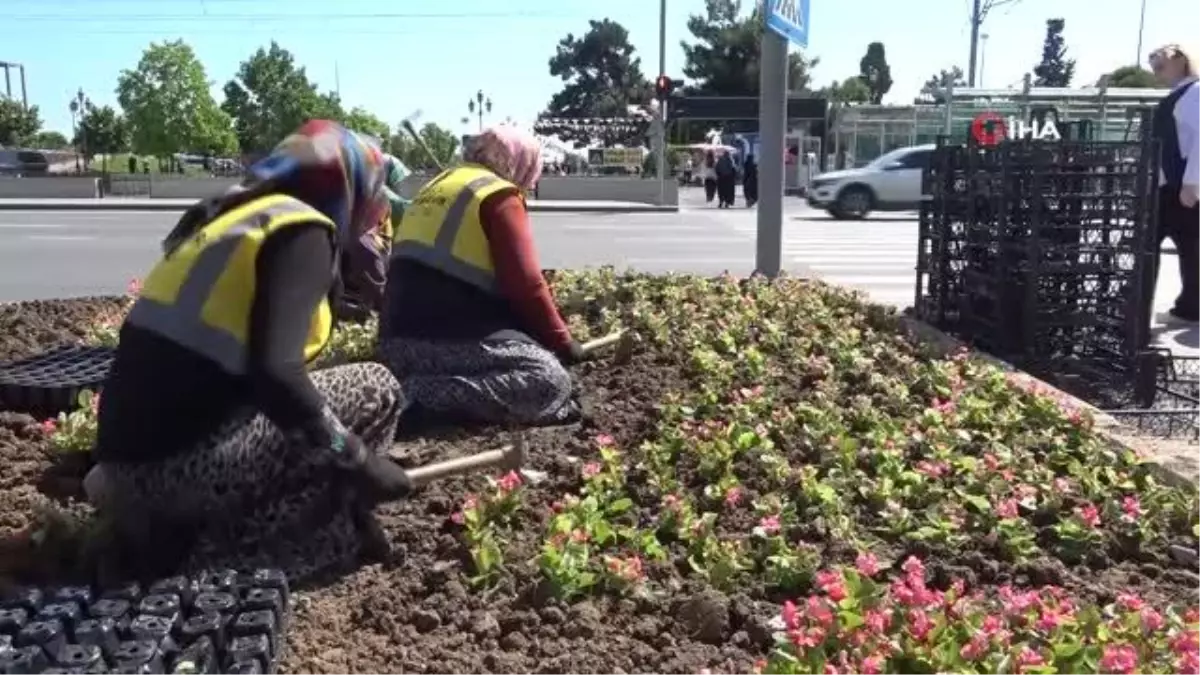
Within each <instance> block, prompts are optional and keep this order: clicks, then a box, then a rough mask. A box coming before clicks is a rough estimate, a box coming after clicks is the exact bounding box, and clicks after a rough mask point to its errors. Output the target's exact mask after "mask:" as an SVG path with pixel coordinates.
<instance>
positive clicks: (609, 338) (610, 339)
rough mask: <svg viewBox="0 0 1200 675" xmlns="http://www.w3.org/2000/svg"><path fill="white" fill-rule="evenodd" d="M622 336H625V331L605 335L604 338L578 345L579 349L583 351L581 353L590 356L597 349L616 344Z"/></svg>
mask: <svg viewBox="0 0 1200 675" xmlns="http://www.w3.org/2000/svg"><path fill="white" fill-rule="evenodd" d="M624 335H625V331H623V330H619V331H617V332H615V333H613V334H611V335H605V336H604V337H602V338H596V339H595V340H592V341H591V342H585V343H583V344H582V345H580V347H581V348H582V349H583V353H585V354H591V353H592V352H594V351H596V350H598V349H604V348H605V347H609V346H611V345H615V344H617V343H618V342H620V341H621V338H622V337H623V336H624Z"/></svg>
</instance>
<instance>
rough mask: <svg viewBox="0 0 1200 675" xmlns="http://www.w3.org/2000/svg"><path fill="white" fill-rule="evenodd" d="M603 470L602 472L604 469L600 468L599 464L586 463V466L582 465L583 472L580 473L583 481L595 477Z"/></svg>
mask: <svg viewBox="0 0 1200 675" xmlns="http://www.w3.org/2000/svg"><path fill="white" fill-rule="evenodd" d="M603 470H604V467H602V466H600V463H599V462H588V463H587V464H584V465H583V470H582V472H581V473H582V474H583V479H584V480H588V479H589V478H592V477H594V476H596V475H597V474H599V473H600V472H601V471H603Z"/></svg>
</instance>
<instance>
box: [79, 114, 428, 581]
mask: <svg viewBox="0 0 1200 675" xmlns="http://www.w3.org/2000/svg"><path fill="white" fill-rule="evenodd" d="M381 183H382V162H381V158H380V155H379V152H378V150H377V149H376V148H374V147H373V146H371V145H368V143H367V142H366V141H364V140H363V139H361V138H360V137H358V136H357V135H356V134H354V133H352V132H350V131H347V130H346V129H344V128H342V127H341V126H339V125H337V124H334V123H332V122H324V121H314V122H309V123H308V124H306V125H305V126H304V127H303V128H301V129H300V130H299V131H298V132H297V133H295V134H293V135H292V136H290V137H288V138H287V139H286V140H284V141H283V142H282V143H281V144H280V145H279V147H278V148H277V149H276V150H275V152H274V153H272V154H271V155H270V156H268V157H267V158H265V159H263V160H262V161H260V162H258V163H257V164H255V165H254V166H253V167H251V168H250V170H249V176H248V177H247V179H246V180H245V181H244V182H243V184H242V185H241V186H239V187H238V188H236V189H234V190H233V191H231V192H230V193H228V194H225V195H223V196H221V197H217V198H215V199H212V200H206V201H203V202H201V203H199V204H197V205H196V207H194V208H193V209H192V210H190V211H189V212H188V213H187V214H186V215H185V216H184V218H183V219H182V220H181V221H180V223H179V225H178V226H177V227H176V229H175V231H173V232H172V233H171V234H170V235H169V236H168V237H167V240H166V241H165V242H164V249H165V252H164V255H163V257H162V259H161V260H159V262H158V263H157V264H156V265H155V266H154V268H153V269H152V270H151V271H150V273H149V274H148V275H147V276H146V278H145V280H144V282H143V285H142V290H141V294H140V296H139V297H138V298H137V300H136V302H135V304H134V305H133V308H132V309H131V311H130V313H129V316H128V318H127V319H126V321H125V324H124V325H123V326H122V328H121V339H120V344H119V346H118V347H117V353H116V358H115V362H114V364H113V369H112V372H111V374H110V376H109V379H108V381H107V383H106V385H105V388H104V393H103V396H102V397H101V401H100V408H99V431H98V439H97V445H96V449H95V452H94V456H95V458H96V460H97V461H98V467H97V469H96V473H95V474H94V475H93V476H90V477H89V483H88V487H89V497H90V498H91V499H92V501H93V502H94V503H95V504H96V505H97V507H98V509H99V510H100V512H101V513H102V514H104V515H107V516H108V519H109V520H110V521H113V522H115V523H116V524H117V530H118V532H119V533H120V535H121V536H120V539H121V540H122V541H123V542H124V543H126V544H128V545H129V546H130V547H131V549H132V550H133V551H134V553H133V557H134V558H135V559H139V560H143V561H144V560H147V559H150V560H154V559H156V558H157V562H161V563H162V564H163V565H164V566H168V567H171V566H182V567H183V568H184V569H188V568H191V569H195V568H199V567H212V566H215V565H216V566H223V567H234V568H240V569H245V568H247V567H253V566H259V565H267V566H282V567H284V568H285V569H287V570H288V571H289V572H290V573H291V575H292V576H293V577H300V578H302V577H305V576H308V575H309V574H311V573H314V572H317V571H321V570H325V569H328V568H330V567H333V566H337V565H342V564H348V563H351V562H353V560H354V559H355V556H356V555H357V553H358V552H359V550H360V548H361V547H362V546H363V544H364V542H368V541H370V540H369V539H367V538H366V535H367V534H371V533H374V532H377V531H378V530H377V529H376V528H373V527H371V524H372V522H373V521H371V520H370V519H369V513H370V507H371V506H373V500H378V499H389V498H394V497H398V496H401V495H403V494H404V493H405V492H406V491H407V488H408V484H407V480H406V478H405V475H404V472H403V471H402V470H401V469H400V468H399V467H398V466H397V465H395V464H394V463H393V462H391V461H390V460H389V459H387V458H386V457H385V456H384V455H383V454H382V453H383V452H384V451H386V449H387V448H389V447H390V446H391V444H392V440H393V436H394V434H395V428H396V424H397V420H398V418H399V415H400V412H401V410H402V408H403V403H404V402H403V400H402V398H401V394H400V391H399V384H398V383H397V381H396V379H395V378H394V377H393V376H392V375H391V373H390V372H388V370H387V369H386V368H385V367H383V366H381V365H378V364H369V363H362V364H352V365H344V366H337V367H333V368H328V369H324V370H318V371H316V372H312V373H309V372H308V371H307V368H306V366H307V364H308V363H309V362H311V361H312V359H313V358H315V357H316V356H317V355H319V354H320V353H321V352H322V350H323V349H324V348H325V346H326V344H327V343H328V341H329V338H330V333H331V330H332V328H333V317H332V307H331V305H332V302H331V300H332V298H331V295H333V294H334V292H335V291H334V289H336V288H337V277H338V275H339V257H340V256H339V251H340V249H341V248H342V247H343V246H344V245H345V244H346V243H347V241H349V240H352V239H353V238H354V237H355V236H356V235H357V234H358V233H360V232H362V231H364V230H365V229H366V226H368V225H374V224H376V223H378V222H379V219H380V218H381V217H382V216H383V215H385V214H384V211H385V210H386V209H387V205H386V201H384V200H383V199H382V193H381V191H380V189H381ZM371 543H375V544H378V543H379V542H378V541H377V540H375V541H372V542H371ZM152 554H153V555H152Z"/></svg>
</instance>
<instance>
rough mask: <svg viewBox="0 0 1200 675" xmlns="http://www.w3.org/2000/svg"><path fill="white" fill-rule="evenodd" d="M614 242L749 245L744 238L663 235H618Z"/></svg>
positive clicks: (747, 240)
mask: <svg viewBox="0 0 1200 675" xmlns="http://www.w3.org/2000/svg"><path fill="white" fill-rule="evenodd" d="M615 241H616V242H617V243H618V244H655V243H658V244H679V245H688V244H749V243H751V241H750V239H747V238H746V237H670V236H663V235H654V234H648V235H620V236H618V237H617V238H616V239H615Z"/></svg>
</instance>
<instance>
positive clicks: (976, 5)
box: [967, 0, 1017, 87]
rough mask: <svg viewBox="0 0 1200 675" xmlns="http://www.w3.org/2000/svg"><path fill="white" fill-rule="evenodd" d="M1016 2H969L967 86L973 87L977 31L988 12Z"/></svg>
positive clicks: (977, 51) (977, 52) (972, 0)
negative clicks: (969, 38)
mask: <svg viewBox="0 0 1200 675" xmlns="http://www.w3.org/2000/svg"><path fill="white" fill-rule="evenodd" d="M1014 2H1017V0H971V57H970V59H969V65H968V68H967V71H968V72H967V86H969V87H974V86H975V66H976V65H977V64H978V63H979V29H980V28H981V27H982V26H983V22H984V20H985V19H987V15H988V12H990V11H992V10H993V9H996V8H997V7H1003V6H1004V5H1009V4H1012V3H1014Z"/></svg>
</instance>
